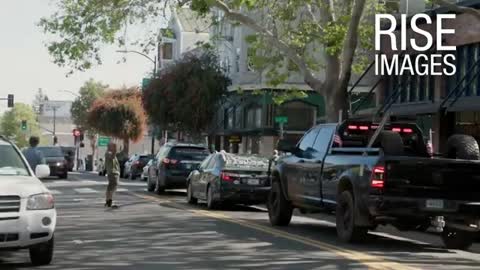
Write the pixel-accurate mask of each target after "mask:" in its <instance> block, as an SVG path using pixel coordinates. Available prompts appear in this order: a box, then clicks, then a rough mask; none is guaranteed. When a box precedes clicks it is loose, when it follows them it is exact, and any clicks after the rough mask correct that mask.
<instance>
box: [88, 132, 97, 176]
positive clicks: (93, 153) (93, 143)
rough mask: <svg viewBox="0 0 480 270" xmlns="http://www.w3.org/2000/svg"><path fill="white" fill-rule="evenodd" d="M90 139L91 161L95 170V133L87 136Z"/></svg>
mask: <svg viewBox="0 0 480 270" xmlns="http://www.w3.org/2000/svg"><path fill="white" fill-rule="evenodd" d="M89 139H90V147H91V148H92V162H93V164H92V165H93V168H92V169H93V171H95V170H96V166H95V159H96V153H97V135H92V136H89Z"/></svg>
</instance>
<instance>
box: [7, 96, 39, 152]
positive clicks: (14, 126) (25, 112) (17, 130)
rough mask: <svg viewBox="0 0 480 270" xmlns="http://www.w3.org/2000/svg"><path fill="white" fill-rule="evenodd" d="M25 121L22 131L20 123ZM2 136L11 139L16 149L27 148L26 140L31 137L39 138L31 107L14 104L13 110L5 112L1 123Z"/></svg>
mask: <svg viewBox="0 0 480 270" xmlns="http://www.w3.org/2000/svg"><path fill="white" fill-rule="evenodd" d="M24 120H25V121H27V127H26V130H22V121H24ZM0 127H1V130H2V135H4V136H6V137H7V138H10V139H12V140H13V141H14V142H15V144H16V145H17V146H18V147H26V146H28V138H29V137H30V136H32V135H36V136H39V135H40V130H39V127H38V122H37V120H36V115H35V112H34V111H33V109H32V107H31V106H29V105H27V104H23V103H15V107H13V109H11V110H9V111H7V112H5V114H4V115H3V117H2V122H1V125H0Z"/></svg>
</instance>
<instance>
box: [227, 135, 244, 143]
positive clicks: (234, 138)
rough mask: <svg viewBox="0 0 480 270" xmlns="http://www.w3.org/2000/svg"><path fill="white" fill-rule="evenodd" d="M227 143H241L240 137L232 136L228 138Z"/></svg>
mask: <svg viewBox="0 0 480 270" xmlns="http://www.w3.org/2000/svg"><path fill="white" fill-rule="evenodd" d="M228 142H229V143H242V136H237V135H232V136H228Z"/></svg>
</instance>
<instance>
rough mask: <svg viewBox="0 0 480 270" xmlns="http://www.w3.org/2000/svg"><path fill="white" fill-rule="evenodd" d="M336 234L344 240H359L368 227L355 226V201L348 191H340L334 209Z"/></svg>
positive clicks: (365, 234) (362, 237) (362, 238)
mask: <svg viewBox="0 0 480 270" xmlns="http://www.w3.org/2000/svg"><path fill="white" fill-rule="evenodd" d="M336 223H337V236H338V238H340V239H341V240H342V241H344V242H359V241H362V240H364V239H365V237H366V236H367V233H368V228H366V227H359V226H355V203H354V201H353V195H352V193H351V192H350V191H348V190H346V191H344V192H342V193H341V194H340V196H339V198H338V202H337V210H336Z"/></svg>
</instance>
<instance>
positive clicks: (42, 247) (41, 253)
mask: <svg viewBox="0 0 480 270" xmlns="http://www.w3.org/2000/svg"><path fill="white" fill-rule="evenodd" d="M54 242H55V241H54V237H53V236H52V239H50V240H49V241H48V242H46V243H42V244H38V245H35V246H33V247H31V248H30V261H31V262H32V264H33V265H47V264H50V263H51V262H52V259H53V246H54Z"/></svg>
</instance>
